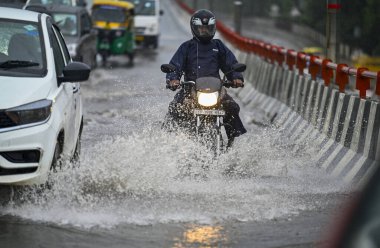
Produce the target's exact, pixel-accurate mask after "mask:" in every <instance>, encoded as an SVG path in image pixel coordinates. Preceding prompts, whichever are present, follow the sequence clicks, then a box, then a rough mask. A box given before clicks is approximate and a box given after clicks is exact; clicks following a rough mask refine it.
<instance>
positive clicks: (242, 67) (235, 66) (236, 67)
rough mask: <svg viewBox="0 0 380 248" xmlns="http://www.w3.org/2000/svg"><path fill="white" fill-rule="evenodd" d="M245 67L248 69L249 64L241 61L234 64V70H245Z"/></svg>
mask: <svg viewBox="0 0 380 248" xmlns="http://www.w3.org/2000/svg"><path fill="white" fill-rule="evenodd" d="M245 69H247V66H246V65H245V64H241V63H237V64H234V65H233V66H232V70H233V71H236V72H243V71H245Z"/></svg>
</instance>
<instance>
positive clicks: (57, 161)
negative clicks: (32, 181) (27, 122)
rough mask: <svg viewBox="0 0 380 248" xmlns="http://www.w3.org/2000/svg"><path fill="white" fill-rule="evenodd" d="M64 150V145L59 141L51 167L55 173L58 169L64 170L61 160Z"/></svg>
mask: <svg viewBox="0 0 380 248" xmlns="http://www.w3.org/2000/svg"><path fill="white" fill-rule="evenodd" d="M62 150H63V147H62V143H61V142H60V141H59V140H57V142H56V144H55V149H54V155H53V160H52V162H51V167H50V170H52V171H53V172H57V170H58V169H61V168H62V159H61V157H62Z"/></svg>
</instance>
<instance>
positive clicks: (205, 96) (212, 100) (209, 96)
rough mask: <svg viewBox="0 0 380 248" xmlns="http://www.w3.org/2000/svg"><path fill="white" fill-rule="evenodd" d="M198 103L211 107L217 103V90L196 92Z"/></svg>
mask: <svg viewBox="0 0 380 248" xmlns="http://www.w3.org/2000/svg"><path fill="white" fill-rule="evenodd" d="M197 97H198V103H199V104H200V105H202V106H205V107H211V106H214V105H215V104H217V103H218V97H219V92H217V91H216V92H212V93H203V92H197Z"/></svg>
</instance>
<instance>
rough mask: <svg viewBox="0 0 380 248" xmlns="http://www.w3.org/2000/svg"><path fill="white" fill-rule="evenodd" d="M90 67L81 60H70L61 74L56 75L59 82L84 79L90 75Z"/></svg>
mask: <svg viewBox="0 0 380 248" xmlns="http://www.w3.org/2000/svg"><path fill="white" fill-rule="evenodd" d="M90 72H91V69H90V67H89V66H88V65H87V64H85V63H82V62H71V63H69V64H68V65H66V66H65V68H63V76H61V77H58V80H59V82H60V83H63V82H81V81H86V80H87V79H88V78H89V76H90Z"/></svg>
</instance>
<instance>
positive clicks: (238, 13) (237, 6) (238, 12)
mask: <svg viewBox="0 0 380 248" xmlns="http://www.w3.org/2000/svg"><path fill="white" fill-rule="evenodd" d="M242 8H243V3H242V2H241V1H235V2H234V24H235V32H236V33H237V34H241V19H242Z"/></svg>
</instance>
